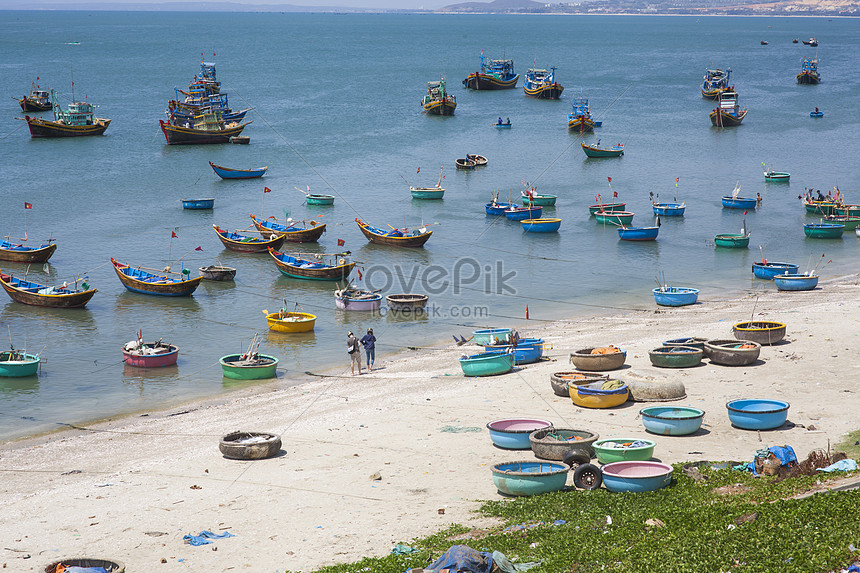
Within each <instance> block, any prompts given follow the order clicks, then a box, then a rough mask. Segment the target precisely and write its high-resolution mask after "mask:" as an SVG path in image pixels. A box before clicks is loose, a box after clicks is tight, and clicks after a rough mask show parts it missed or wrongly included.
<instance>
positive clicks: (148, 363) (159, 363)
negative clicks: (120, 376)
mask: <svg viewBox="0 0 860 573" xmlns="http://www.w3.org/2000/svg"><path fill="white" fill-rule="evenodd" d="M178 357H179V347H178V346H175V345H173V344H165V343H163V342H161V340H159V341H157V342H143V341H142V340H140V339H139V338H138V339H137V340H132V341H131V342H127V343H126V344H125V345H124V346H123V347H122V361H123V362H125V363H126V364H127V365H129V366H134V367H136V368H163V367H164V366H173V365H175V364H176V359H177V358H178Z"/></svg>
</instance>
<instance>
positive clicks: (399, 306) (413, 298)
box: [385, 293, 430, 312]
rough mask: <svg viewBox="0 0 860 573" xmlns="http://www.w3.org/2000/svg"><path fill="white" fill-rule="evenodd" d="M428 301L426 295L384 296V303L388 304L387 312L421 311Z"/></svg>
mask: <svg viewBox="0 0 860 573" xmlns="http://www.w3.org/2000/svg"><path fill="white" fill-rule="evenodd" d="M429 299H430V297H429V296H427V295H426V294H417V293H404V294H389V295H385V302H386V303H388V309H389V310H401V311H410V310H411V311H414V312H419V311H423V310H424V307H425V306H426V305H427V301H428V300H429Z"/></svg>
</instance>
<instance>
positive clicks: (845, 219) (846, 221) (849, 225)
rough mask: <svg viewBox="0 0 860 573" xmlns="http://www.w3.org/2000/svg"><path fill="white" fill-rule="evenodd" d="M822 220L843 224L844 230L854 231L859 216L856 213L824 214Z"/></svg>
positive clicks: (859, 219) (859, 221) (859, 220)
mask: <svg viewBox="0 0 860 573" xmlns="http://www.w3.org/2000/svg"><path fill="white" fill-rule="evenodd" d="M824 220H825V221H827V222H828V223H836V224H838V225H844V226H845V230H846V231H854V230H855V229H857V226H858V225H860V217H858V216H857V215H826V216H825V217H824Z"/></svg>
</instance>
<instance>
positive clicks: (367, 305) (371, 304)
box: [334, 291, 382, 311]
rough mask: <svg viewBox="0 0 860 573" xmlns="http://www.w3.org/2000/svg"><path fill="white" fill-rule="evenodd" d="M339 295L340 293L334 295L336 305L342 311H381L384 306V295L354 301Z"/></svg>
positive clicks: (336, 292)
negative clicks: (382, 305) (380, 308)
mask: <svg viewBox="0 0 860 573" xmlns="http://www.w3.org/2000/svg"><path fill="white" fill-rule="evenodd" d="M339 293H340V291H335V293H334V305H335V306H336V307H337V308H339V309H341V310H361V311H374V310H379V307H380V305H381V304H382V295H379V294H378V295H376V296H375V297H373V298H360V299H354V298H350V297H349V296H348V295H347V296H344V295H341V294H339Z"/></svg>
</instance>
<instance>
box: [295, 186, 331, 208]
mask: <svg viewBox="0 0 860 573" xmlns="http://www.w3.org/2000/svg"><path fill="white" fill-rule="evenodd" d="M294 189H295V190H296V191H301V192H302V193H304V194H305V203H307V204H308V205H334V195H326V194H324V193H311V188H310V185H308V186H307V190H304V189H299V188H298V187H294Z"/></svg>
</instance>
